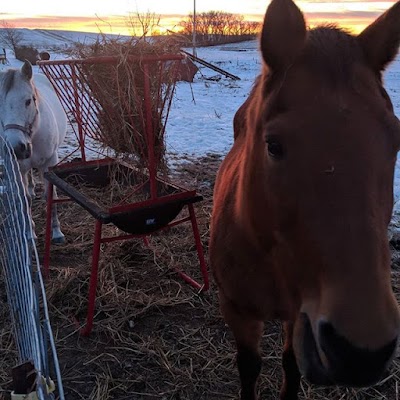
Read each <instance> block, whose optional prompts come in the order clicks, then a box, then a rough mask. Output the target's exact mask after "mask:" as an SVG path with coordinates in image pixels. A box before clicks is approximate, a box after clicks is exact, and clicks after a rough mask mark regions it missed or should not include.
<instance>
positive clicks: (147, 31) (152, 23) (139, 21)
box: [127, 11, 161, 38]
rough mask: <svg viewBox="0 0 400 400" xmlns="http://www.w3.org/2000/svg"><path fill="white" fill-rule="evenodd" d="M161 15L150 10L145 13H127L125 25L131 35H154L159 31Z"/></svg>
mask: <svg viewBox="0 0 400 400" xmlns="http://www.w3.org/2000/svg"><path fill="white" fill-rule="evenodd" d="M160 20H161V16H160V15H156V14H155V13H152V12H150V11H147V12H146V13H139V12H138V11H137V12H136V13H129V15H128V18H127V25H128V27H129V28H130V30H131V32H132V36H141V37H144V38H145V37H147V36H152V35H155V34H156V33H157V32H159V31H160V29H159V27H160Z"/></svg>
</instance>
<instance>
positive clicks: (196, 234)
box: [188, 204, 210, 292]
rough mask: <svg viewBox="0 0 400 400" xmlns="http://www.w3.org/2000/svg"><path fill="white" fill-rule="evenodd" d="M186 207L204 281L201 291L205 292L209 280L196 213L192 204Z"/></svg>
mask: <svg viewBox="0 0 400 400" xmlns="http://www.w3.org/2000/svg"><path fill="white" fill-rule="evenodd" d="M188 208H189V214H190V220H191V222H192V229H193V236H194V240H195V242H196V250H197V255H198V258H199V262H200V270H201V275H202V277H203V282H204V286H203V288H202V291H204V292H205V291H207V290H208V288H209V285H210V283H209V280H208V271H207V265H206V261H205V259H204V252H203V246H202V244H201V239H200V233H199V228H198V226H197V219H196V215H195V212H194V207H193V204H188Z"/></svg>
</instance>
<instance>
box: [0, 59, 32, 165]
mask: <svg viewBox="0 0 400 400" xmlns="http://www.w3.org/2000/svg"><path fill="white" fill-rule="evenodd" d="M37 119H38V108H37V92H36V89H35V87H34V85H33V81H32V65H31V64H30V62H29V61H25V63H24V65H23V66H22V67H21V69H20V70H19V69H9V70H7V71H5V72H2V73H0V131H1V134H2V135H3V136H4V138H5V139H6V140H7V141H8V143H9V144H10V145H11V146H12V148H13V149H14V152H15V155H16V156H17V158H18V159H19V160H24V159H27V158H29V157H30V156H31V154H32V136H33V135H34V132H35V125H36V124H37Z"/></svg>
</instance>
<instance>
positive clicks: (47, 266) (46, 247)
mask: <svg viewBox="0 0 400 400" xmlns="http://www.w3.org/2000/svg"><path fill="white" fill-rule="evenodd" d="M48 185H49V186H48V191H47V205H46V233H45V242H44V260H43V272H44V276H45V278H47V277H48V276H49V272H50V246H51V221H52V212H53V210H52V208H53V192H54V191H53V184H52V183H51V182H48Z"/></svg>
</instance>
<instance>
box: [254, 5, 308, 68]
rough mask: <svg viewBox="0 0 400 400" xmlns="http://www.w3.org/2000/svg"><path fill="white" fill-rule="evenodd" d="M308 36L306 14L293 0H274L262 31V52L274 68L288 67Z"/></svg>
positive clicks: (268, 10) (269, 64)
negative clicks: (304, 14)
mask: <svg viewBox="0 0 400 400" xmlns="http://www.w3.org/2000/svg"><path fill="white" fill-rule="evenodd" d="M305 38H306V24H305V21H304V16H303V14H302V12H301V11H300V10H299V8H298V7H297V6H296V5H295V4H294V3H293V1H292V0H272V2H271V4H270V5H269V7H268V9H267V12H266V14H265V18H264V25H263V29H262V32H261V52H262V55H263V58H264V61H265V62H266V63H267V65H268V66H269V67H270V68H271V69H272V70H273V71H277V70H280V69H284V68H287V67H288V66H289V65H290V64H291V63H292V62H293V60H294V59H295V57H296V56H297V55H298V54H299V52H300V51H301V50H302V48H303V46H304V42H305Z"/></svg>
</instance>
